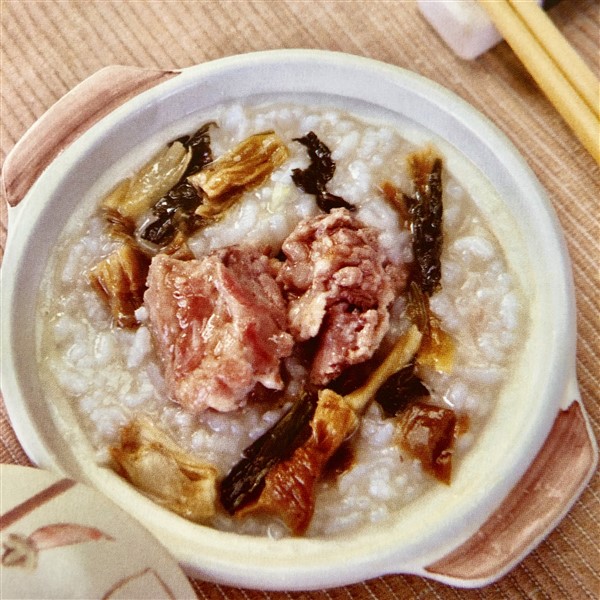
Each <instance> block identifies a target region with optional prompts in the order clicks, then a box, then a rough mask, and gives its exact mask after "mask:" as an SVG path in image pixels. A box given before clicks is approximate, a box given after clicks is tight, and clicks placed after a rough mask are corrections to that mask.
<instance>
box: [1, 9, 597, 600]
mask: <svg viewBox="0 0 600 600" xmlns="http://www.w3.org/2000/svg"><path fill="white" fill-rule="evenodd" d="M551 15H552V18H553V19H554V21H555V22H556V23H557V25H558V26H559V28H560V29H561V30H562V31H563V32H564V34H565V35H566V37H567V38H568V39H569V40H570V41H571V43H572V44H573V45H574V46H575V47H576V49H577V50H578V51H579V52H580V53H581V54H582V56H583V57H584V58H585V59H586V60H587V61H588V63H589V64H590V65H591V66H592V68H593V69H594V70H595V72H596V73H597V72H598V70H599V65H598V56H599V54H598V40H599V27H598V23H599V18H598V17H599V14H598V4H597V2H596V0H569V1H568V2H563V3H561V4H559V5H558V6H557V7H555V8H554V9H553V10H552V12H551ZM1 23H2V39H1V44H2V49H1V52H2V54H1V58H2V79H1V84H2V85H1V93H2V107H1V109H2V112H1V115H0V116H1V128H2V129H1V131H2V137H1V148H0V150H1V153H2V161H3V160H4V158H5V157H6V154H7V153H8V152H9V151H10V149H11V148H12V147H13V145H14V143H15V142H16V141H17V140H18V139H19V137H20V136H21V135H22V134H23V133H24V132H25V130H26V129H27V128H28V127H29V126H30V125H31V124H32V123H33V122H34V121H35V119H36V118H37V117H39V116H40V115H41V114H42V113H43V112H44V111H45V110H46V109H48V107H49V106H50V105H51V104H52V103H53V102H55V101H56V100H57V99H58V98H59V97H60V96H62V95H63V94H64V93H65V92H67V91H68V90H69V89H70V88H72V87H73V86H74V85H76V84H77V83H78V82H80V81H81V80H83V79H85V78H86V77H87V76H89V75H90V74H92V73H94V72H95V71H97V70H98V69H100V68H101V67H103V66H106V65H110V64H125V65H136V66H141V67H156V68H163V69H170V68H181V67H186V66H189V65H193V64H196V63H200V62H204V61H207V60H211V59H215V58H220V57H222V56H227V55H231V54H237V53H242V52H248V51H253V50H264V49H272V48H301V47H302V48H324V49H330V50H338V51H344V52H348V53H352V54H359V55H364V56H368V57H372V58H376V59H379V60H382V61H386V62H389V63H392V64H396V65H399V66H401V67H405V68H408V69H411V70H413V71H416V72H418V73H420V74H422V75H424V76H426V77H429V78H430V79H433V80H435V81H437V82H439V83H441V84H442V85H444V86H446V87H448V88H450V89H451V90H453V91H454V92H456V93H457V94H458V95H460V96H462V97H463V98H464V99H465V100H467V101H468V102H470V103H471V104H473V105H474V106H475V107H476V108H477V109H479V110H480V111H481V112H483V113H484V114H486V115H487V116H488V117H490V118H491V119H492V121H494V122H495V123H496V124H497V125H498V126H499V127H500V128H501V129H502V130H503V131H504V132H505V133H506V134H507V135H508V137H509V138H511V140H512V141H513V143H514V144H515V145H516V146H517V148H518V149H519V150H520V152H521V153H522V154H523V155H524V157H525V158H526V160H527V161H528V162H529V164H530V166H531V167H532V169H533V170H534V171H535V173H536V175H537V176H538V178H539V179H540V181H541V183H542V185H543V186H544V187H545V188H546V189H547V191H548V192H549V195H550V198H551V200H552V202H553V204H554V207H555V209H556V211H557V213H558V216H559V219H560V221H561V223H562V226H563V228H564V230H565V233H566V237H567V243H568V246H569V250H570V252H571V257H572V261H573V271H574V278H575V286H576V292H577V302H578V310H579V314H578V335H579V337H578V342H579V345H578V354H577V361H578V363H577V365H578V377H579V382H580V387H581V392H582V396H583V402H584V405H585V406H586V408H587V411H588V413H589V415H590V417H591V421H592V424H593V427H594V430H595V433H596V435H597V434H598V429H599V426H600V423H599V420H600V398H599V395H598V383H599V373H598V355H599V347H598V339H599V335H600V331H599V330H600V327H599V321H598V308H597V300H598V258H599V253H598V240H599V239H600V235H599V233H600V231H599V228H598V225H599V221H600V216H599V212H598V208H597V206H598V205H597V202H598V198H599V197H600V193H599V192H600V185H599V175H600V171H599V169H598V166H597V165H596V164H595V163H594V161H593V160H592V159H591V158H590V156H589V155H588V154H587V153H586V151H585V150H584V149H583V147H582V146H581V145H580V144H579V143H578V142H577V140H576V139H575V138H574V136H573V135H572V133H571V132H570V131H569V129H568V128H567V127H566V125H565V124H564V123H563V121H562V120H561V118H560V117H559V116H558V115H557V113H556V112H555V111H554V109H553V108H552V106H551V105H550V104H549V103H548V101H547V100H546V99H545V97H544V96H543V95H542V94H541V93H540V91H539V90H538V88H537V87H536V85H535V83H534V82H533V80H532V79H531V78H530V76H529V75H528V73H527V72H526V71H525V70H524V68H523V67H522V66H521V64H520V63H519V61H518V60H517V59H516V57H515V56H514V54H513V53H512V51H511V50H510V48H509V47H508V46H507V45H506V44H500V45H499V46H497V47H496V48H495V49H493V50H492V51H490V52H488V53H486V54H485V55H484V56H482V57H480V58H479V59H477V60H475V61H471V62H467V61H462V60H460V59H458V58H456V57H455V56H454V55H453V54H452V53H451V52H450V51H449V50H448V49H447V48H446V47H445V46H444V44H443V43H442V42H441V41H440V40H439V39H438V37H437V36H436V34H435V32H434V31H433V30H432V29H431V28H430V27H429V25H428V24H427V23H426V22H425V21H424V20H423V18H422V17H421V15H420V14H419V12H418V11H417V8H416V6H415V4H414V3H413V2H412V1H410V0H407V1H402V0H398V1H393V0H392V1H385V2H384V1H382V2H379V1H375V0H367V1H364V0H363V1H356V2H355V1H344V0H339V1H334V0H332V1H320V0H314V1H311V0H305V1H302V0H264V1H243V0H239V1H235V0H229V1H227V0H224V1H218V0H213V1H196V2H187V1H186V2H183V1H181V2H180V1H168V0H165V1H160V0H159V1H147V2H146V1H115V2H112V1H100V0H98V1H93V0H91V1H79V2H78V1H52V0H45V1H25V0H23V1H18V0H13V1H10V0H3V1H2V2H1ZM1 205H2V209H1V211H2V212H1V213H0V217H1V224H2V229H1V231H0V241H1V244H0V250H1V248H2V247H3V246H4V242H5V236H6V207H5V205H4V202H2V203H1ZM0 433H1V443H0V461H2V462H5V463H19V464H27V463H28V460H27V457H26V456H25V454H24V452H23V450H22V449H21V447H20V445H19V443H18V441H17V440H16V438H15V436H14V433H13V431H12V429H11V427H10V424H9V422H8V419H7V416H6V412H5V410H4V407H3V405H2V408H1V409H0ZM599 520H600V511H599V502H598V477H597V476H596V477H595V478H594V479H593V480H592V483H591V485H589V486H588V488H587V489H586V490H585V491H584V493H583V494H582V496H581V497H580V499H579V501H578V502H577V503H576V505H575V506H574V507H573V509H572V510H571V511H570V512H569V514H568V515H567V516H566V517H565V518H564V520H563V521H562V522H561V523H560V525H559V526H558V527H557V529H556V530H555V531H554V532H552V533H551V534H550V535H549V536H548V538H547V539H546V540H545V541H544V542H542V544H540V546H539V547H538V548H537V549H536V550H535V551H533V552H532V553H531V554H530V555H529V556H528V557H527V558H526V559H525V560H524V561H523V562H522V563H521V564H520V565H519V566H518V567H516V568H515V569H514V570H513V571H512V572H510V573H509V574H508V575H506V576H505V577H504V578H503V579H501V580H500V581H498V582H497V583H495V584H493V585H490V586H488V587H486V588H483V589H480V590H470V591H465V590H456V589H453V588H450V587H448V586H445V585H441V584H438V583H435V582H431V581H428V580H425V579H421V578H419V577H413V576H399V575H394V576H387V577H381V578H377V579H374V580H371V581H368V582H365V583H362V584H357V585H353V586H348V587H344V588H337V589H334V590H329V591H317V592H310V593H290V594H287V593H263V592H257V591H250V590H240V589H234V588H227V587H224V586H218V585H214V584H212V583H207V582H202V581H194V582H193V585H194V587H195V589H196V591H197V594H198V597H199V598H201V599H206V598H233V599H237V598H239V599H242V598H243V599H246V600H248V599H255V598H266V599H276V598H297V599H300V598H303V599H311V600H321V599H323V600H325V599H330V600H331V599H335V600H337V599H341V598H359V599H363V598H364V599H367V598H372V599H374V598H379V599H383V600H385V599H389V598H407V599H410V598H438V599H446V598H466V599H469V598H510V599H515V598H535V599H542V598H552V599H556V598H574V599H579V598H591V599H594V598H598V597H599V596H600V578H599V575H598V572H599V571H600V564H599V553H598V539H599V537H600V536H599V527H598V522H599Z"/></svg>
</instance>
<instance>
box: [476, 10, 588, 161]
mask: <svg viewBox="0 0 600 600" xmlns="http://www.w3.org/2000/svg"><path fill="white" fill-rule="evenodd" d="M479 3H480V4H481V5H482V6H483V7H484V8H485V10H486V11H487V12H488V14H489V16H490V18H491V19H492V21H493V23H494V25H495V26H496V28H497V29H498V31H499V32H500V33H501V34H502V36H503V37H504V39H505V40H506V42H507V43H508V44H509V45H510V47H511V48H512V49H513V51H514V53H515V54H516V55H517V56H518V57H519V60H520V61H521V62H522V63H523V65H524V66H525V68H526V69H527V70H528V71H529V73H530V74H531V76H532V77H533V79H534V80H535V81H536V83H537V84H538V86H539V87H540V88H541V90H542V91H543V92H544V94H545V95H546V96H547V97H548V99H549V100H550V102H552V104H553V105H554V107H555V108H556V110H557V111H558V112H559V114H560V115H561V116H562V118H563V119H564V120H565V121H566V123H567V124H568V125H569V127H570V128H571V129H572V130H573V132H574V133H575V135H576V136H577V137H578V138H579V140H580V141H581V143H582V144H583V145H584V146H585V148H586V149H587V150H588V152H589V153H590V154H591V155H592V156H593V157H594V159H595V160H596V162H597V163H598V164H600V83H599V81H598V78H597V77H596V76H595V75H594V74H593V73H592V71H591V70H590V69H589V67H588V66H587V65H586V64H585V62H584V61H583V60H582V59H581V57H580V56H579V54H577V52H576V51H575V50H574V49H573V47H572V46H571V45H570V44H569V42H568V41H567V40H566V39H565V38H564V37H563V35H562V34H561V33H560V31H559V30H558V29H557V28H556V26H555V25H554V23H553V22H552V20H551V19H550V18H549V17H548V15H547V14H546V13H545V12H544V11H543V10H542V9H541V8H540V7H539V6H538V4H537V3H536V1H535V0H479Z"/></svg>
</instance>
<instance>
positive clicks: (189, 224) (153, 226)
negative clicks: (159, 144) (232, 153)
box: [140, 121, 216, 246]
mask: <svg viewBox="0 0 600 600" xmlns="http://www.w3.org/2000/svg"><path fill="white" fill-rule="evenodd" d="M215 125H216V124H215V123H214V122H212V121H211V122H210V123H206V124H205V125H203V126H202V127H200V129H198V131H196V133H194V134H193V135H191V136H189V137H184V138H180V139H179V140H177V141H178V142H180V143H181V144H183V145H184V147H186V148H189V149H190V151H191V157H190V161H189V163H188V165H187V168H186V170H185V172H184V173H183V176H182V178H181V180H180V181H179V182H178V183H177V184H176V185H175V186H174V187H173V188H172V189H171V190H170V191H169V192H168V193H167V194H166V195H165V196H163V197H162V198H161V199H160V200H159V201H158V202H157V203H156V204H155V205H154V207H153V209H152V215H153V217H154V219H153V220H150V221H149V222H148V223H147V224H146V225H144V226H143V228H142V231H141V233H140V237H141V238H142V239H144V240H146V241H148V242H151V243H153V244H158V245H160V246H165V245H166V244H170V243H171V242H172V241H173V240H174V238H175V236H176V235H177V233H178V232H180V233H182V234H184V236H185V237H187V236H189V235H190V234H191V233H193V232H194V231H195V230H196V229H197V228H198V227H200V226H201V225H202V224H203V222H204V220H203V219H202V218H200V217H198V216H197V215H195V214H194V212H195V210H196V208H198V206H199V204H200V202H201V201H202V199H201V198H200V196H199V195H198V192H197V191H196V189H195V188H194V186H193V185H192V184H191V183H190V182H189V181H188V179H187V178H188V177H189V176H190V175H194V174H195V173H197V172H198V171H200V170H201V169H202V168H203V167H205V166H206V165H208V164H209V163H211V162H212V161H213V155H212V150H211V146H210V134H209V129H210V127H211V126H215Z"/></svg>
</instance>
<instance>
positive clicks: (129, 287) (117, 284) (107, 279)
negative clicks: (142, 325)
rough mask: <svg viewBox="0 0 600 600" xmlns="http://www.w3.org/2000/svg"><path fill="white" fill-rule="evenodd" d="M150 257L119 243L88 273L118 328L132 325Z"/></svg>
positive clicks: (144, 287) (140, 299) (142, 293)
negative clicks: (118, 245) (117, 246)
mask: <svg viewBox="0 0 600 600" xmlns="http://www.w3.org/2000/svg"><path fill="white" fill-rule="evenodd" d="M149 266H150V259H149V258H148V257H147V256H146V255H145V254H144V253H143V252H142V251H141V250H139V249H138V248H136V247H134V246H131V245H130V244H123V245H122V246H121V247H120V248H118V249H117V250H115V251H114V252H112V253H111V254H110V255H109V256H107V257H106V258H105V259H104V260H102V261H101V262H99V263H98V264H97V265H95V266H94V267H93V268H92V269H91V270H90V273H89V279H90V283H91V285H92V287H93V288H94V289H95V290H96V291H97V292H98V293H99V294H100V297H101V298H102V299H103V300H104V301H105V302H106V304H107V305H108V307H109V308H110V311H111V314H112V316H113V319H114V321H115V323H116V324H117V325H119V326H120V327H135V326H136V325H137V320H136V318H135V314H134V313H135V311H136V310H137V309H138V308H139V307H140V306H141V305H142V303H143V301H144V291H145V290H146V278H147V276H148V268H149Z"/></svg>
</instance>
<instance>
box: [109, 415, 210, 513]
mask: <svg viewBox="0 0 600 600" xmlns="http://www.w3.org/2000/svg"><path fill="white" fill-rule="evenodd" d="M120 435H121V438H120V444H119V445H118V446H114V447H112V448H111V449H110V451H111V456H112V458H113V460H114V461H115V463H116V465H117V470H118V472H119V473H120V474H121V475H122V476H123V477H125V478H126V479H127V480H128V481H130V482H131V483H132V484H133V485H134V486H135V487H137V488H138V489H139V490H140V491H142V492H143V493H144V494H146V495H147V496H149V497H150V498H151V499H152V500H154V501H155V502H157V503H158V504H160V505H162V506H164V507H165V508H168V509H169V510H172V511H173V512H175V513H177V514H179V515H181V516H182V517H185V518H186V519H190V520H192V521H196V522H202V521H205V520H206V519H208V518H210V517H212V516H213V515H214V514H215V512H216V502H217V475H218V472H217V469H216V468H215V467H214V466H213V465H211V464H208V463H203V462H200V461H199V460H198V459H196V458H195V457H194V456H191V455H190V454H188V453H186V452H185V451H184V450H182V449H181V448H180V447H179V446H178V445H177V444H176V443H175V442H174V441H173V440H172V439H171V438H169V437H168V436H167V435H166V434H165V433H163V432H162V431H160V430H159V429H157V428H156V427H155V426H154V425H153V424H152V423H151V422H150V421H148V420H145V419H137V420H136V421H133V422H132V423H130V424H129V425H126V426H125V427H123V428H122V429H121V432H120Z"/></svg>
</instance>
